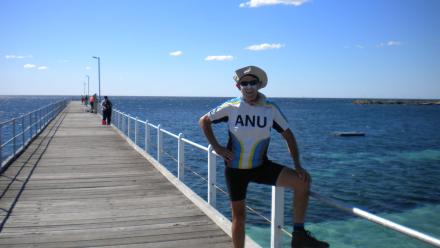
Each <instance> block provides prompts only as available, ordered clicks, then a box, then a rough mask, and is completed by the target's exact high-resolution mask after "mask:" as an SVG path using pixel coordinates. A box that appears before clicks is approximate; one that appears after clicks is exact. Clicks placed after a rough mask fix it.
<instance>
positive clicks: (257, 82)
mask: <svg viewBox="0 0 440 248" xmlns="http://www.w3.org/2000/svg"><path fill="white" fill-rule="evenodd" d="M233 78H234V80H235V82H236V85H235V86H236V87H237V88H238V89H239V90H240V92H241V97H238V98H235V99H232V100H229V101H227V102H225V103H223V104H222V105H220V106H218V107H217V108H215V109H213V110H211V111H210V112H208V113H207V114H205V115H204V116H202V117H201V118H200V121H199V124H200V127H201V128H202V130H203V132H204V134H205V136H206V138H207V140H208V142H209V143H210V144H211V146H212V148H213V149H214V151H215V152H216V153H217V154H219V155H220V156H221V157H223V159H224V160H225V164H226V166H225V171H224V174H225V179H226V180H225V181H226V184H227V188H228V192H229V198H230V201H231V209H232V241H233V244H234V247H235V248H241V247H244V240H245V220H246V204H245V199H246V192H247V187H248V184H249V182H256V183H260V184H267V185H276V186H280V187H286V188H290V189H292V190H293V191H294V194H295V196H294V202H293V205H294V209H293V211H294V214H293V216H294V231H293V233H292V241H291V245H292V247H295V248H305V247H309V248H312V247H313V248H315V247H316V248H325V247H329V244H328V243H326V242H323V241H319V240H317V239H316V238H314V237H313V236H312V235H311V234H310V232H309V231H307V230H305V229H304V220H305V215H306V210H307V206H308V202H309V190H310V183H311V177H310V175H309V173H308V172H307V171H306V170H305V169H304V168H303V167H302V165H301V162H300V157H299V151H298V147H297V143H296V139H295V136H294V134H293V133H292V131H291V130H290V128H289V126H288V123H287V120H286V118H285V117H284V115H283V114H282V112H281V110H280V109H279V108H278V107H277V106H276V105H275V104H274V103H273V102H271V101H269V100H268V99H266V96H265V95H263V94H262V93H260V92H259V90H260V89H262V88H264V87H265V86H266V85H267V81H268V80H267V75H266V73H265V72H264V71H263V70H262V69H260V68H258V67H256V66H246V67H244V68H241V69H238V70H236V71H235V75H234V77H233ZM220 122H227V124H228V129H229V131H228V133H229V140H228V144H227V145H226V147H225V146H222V145H220V144H219V143H218V141H217V138H216V137H215V135H214V132H213V130H212V124H216V123H220ZM272 128H274V129H275V130H277V131H278V132H279V133H281V135H282V136H283V138H284V139H285V140H286V142H287V145H288V148H289V152H290V155H291V157H292V160H293V163H294V165H295V169H291V168H289V167H287V166H284V165H279V164H277V163H275V162H272V161H270V160H269V159H268V157H267V150H268V146H269V140H270V130H271V129H272Z"/></svg>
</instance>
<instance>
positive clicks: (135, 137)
mask: <svg viewBox="0 0 440 248" xmlns="http://www.w3.org/2000/svg"><path fill="white" fill-rule="evenodd" d="M138 120H139V119H138V117H137V116H136V120H135V121H134V143H135V144H136V145H137V140H138Z"/></svg>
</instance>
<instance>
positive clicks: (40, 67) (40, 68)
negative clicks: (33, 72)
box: [37, 65, 47, 70]
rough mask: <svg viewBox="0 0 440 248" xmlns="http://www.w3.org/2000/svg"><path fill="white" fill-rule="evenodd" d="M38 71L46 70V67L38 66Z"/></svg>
mask: <svg viewBox="0 0 440 248" xmlns="http://www.w3.org/2000/svg"><path fill="white" fill-rule="evenodd" d="M37 69H38V70H47V66H45V65H43V66H38V68H37Z"/></svg>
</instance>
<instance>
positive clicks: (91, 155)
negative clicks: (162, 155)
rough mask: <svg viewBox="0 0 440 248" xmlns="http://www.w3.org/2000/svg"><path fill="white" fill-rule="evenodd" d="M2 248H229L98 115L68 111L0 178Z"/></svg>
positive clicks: (76, 107)
mask: <svg viewBox="0 0 440 248" xmlns="http://www.w3.org/2000/svg"><path fill="white" fill-rule="evenodd" d="M0 194H1V195H0V221H1V227H0V228H1V232H0V247H8V248H13V247H20V248H21V247H45V248H49V247H57V248H61V247H133V248H135V247H198V248H201V247H232V242H231V238H230V237H229V236H228V235H227V234H226V233H225V232H224V231H222V229H221V228H220V227H219V226H217V225H216V224H215V223H214V222H213V221H212V220H211V219H210V218H209V217H207V216H206V215H205V214H204V212H202V211H201V210H200V209H199V208H198V207H197V206H196V205H194V204H193V202H192V201H190V200H189V199H188V198H187V197H186V196H184V195H183V194H182V193H181V192H180V191H179V190H178V189H177V188H176V187H175V186H174V185H173V184H172V183H171V182H170V181H169V180H167V179H166V178H165V177H164V176H163V175H162V174H161V173H160V172H159V171H158V170H156V169H155V167H154V166H153V165H152V164H151V163H150V162H148V161H147V160H146V159H145V158H144V157H143V156H141V155H140V154H139V153H138V152H136V151H135V150H134V149H133V148H132V147H131V146H130V145H129V144H128V143H127V142H126V141H125V139H124V138H123V137H121V136H120V135H119V134H117V132H116V131H115V130H114V129H113V128H112V127H109V126H101V123H100V120H99V117H98V116H97V115H95V114H91V113H88V112H84V109H83V107H82V106H81V104H80V103H79V102H71V103H70V104H69V106H68V107H67V108H66V109H65V110H64V111H63V112H62V113H61V114H59V115H58V116H57V118H56V119H54V120H53V121H52V123H50V125H49V126H48V127H47V128H46V129H45V130H44V131H43V132H42V133H41V134H40V135H39V136H38V137H37V138H36V139H35V140H34V141H33V142H32V144H31V145H30V146H29V147H28V148H27V149H26V151H25V152H24V153H23V154H21V156H20V157H19V158H18V159H17V160H15V161H14V162H13V163H12V164H11V165H10V166H9V168H8V169H7V171H6V172H5V173H3V174H2V175H1V177H0Z"/></svg>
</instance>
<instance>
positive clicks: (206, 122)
mask: <svg viewBox="0 0 440 248" xmlns="http://www.w3.org/2000/svg"><path fill="white" fill-rule="evenodd" d="M199 125H200V127H201V128H202V130H203V133H204V134H205V136H206V139H207V140H208V142H209V144H211V146H212V148H213V149H214V151H215V152H216V153H217V154H218V155H220V156H222V157H223V158H224V159H225V160H226V163H227V164H229V163H230V162H231V161H232V159H233V158H234V154H233V153H232V152H231V151H230V150H228V149H227V148H225V147H223V146H221V145H220V144H219V143H218V141H217V139H216V137H215V135H214V132H213V131H212V122H211V120H210V119H209V117H208V115H204V116H202V117H201V118H200V120H199Z"/></svg>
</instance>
